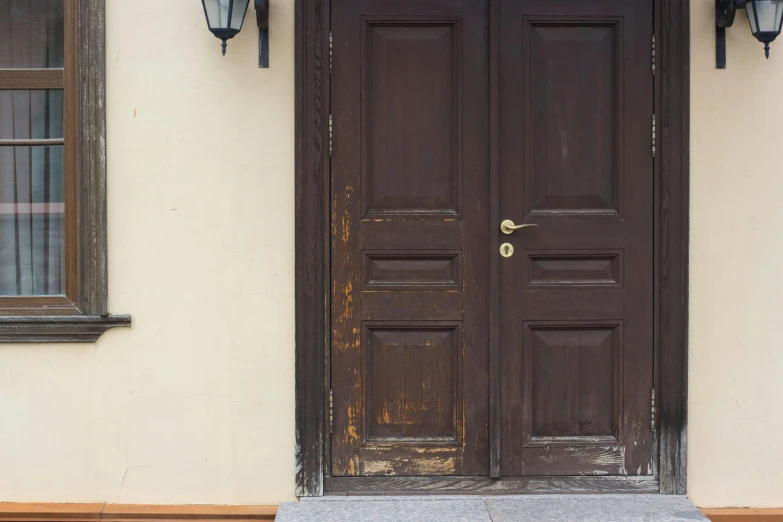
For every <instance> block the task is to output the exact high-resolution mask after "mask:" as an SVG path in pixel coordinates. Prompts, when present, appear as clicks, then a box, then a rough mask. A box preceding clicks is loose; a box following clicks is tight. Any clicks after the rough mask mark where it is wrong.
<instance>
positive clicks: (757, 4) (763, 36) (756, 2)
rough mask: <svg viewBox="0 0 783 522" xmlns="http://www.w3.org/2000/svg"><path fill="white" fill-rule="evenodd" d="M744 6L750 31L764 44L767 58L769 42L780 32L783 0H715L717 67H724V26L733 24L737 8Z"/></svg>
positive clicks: (782, 20) (782, 18)
mask: <svg viewBox="0 0 783 522" xmlns="http://www.w3.org/2000/svg"><path fill="white" fill-rule="evenodd" d="M742 8H745V11H746V12H747V14H748V21H749V22H750V31H751V32H752V33H753V36H755V37H756V40H758V41H759V42H761V43H763V44H764V52H765V54H766V55H767V58H769V44H770V43H772V41H773V40H774V39H775V38H777V36H778V35H779V34H780V27H781V23H783V0H715V60H716V62H717V67H718V69H725V68H726V28H727V27H731V26H732V24H734V15H735V14H736V12H737V9H742Z"/></svg>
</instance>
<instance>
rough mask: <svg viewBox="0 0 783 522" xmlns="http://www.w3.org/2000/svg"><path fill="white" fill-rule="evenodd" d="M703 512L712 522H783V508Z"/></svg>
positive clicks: (712, 509) (706, 509) (710, 510)
mask: <svg viewBox="0 0 783 522" xmlns="http://www.w3.org/2000/svg"><path fill="white" fill-rule="evenodd" d="M701 512H702V513H704V516H706V517H707V518H709V519H710V520H711V521H712V522H783V509H781V508H772V509H764V508H729V509H718V508H704V509H702V510H701Z"/></svg>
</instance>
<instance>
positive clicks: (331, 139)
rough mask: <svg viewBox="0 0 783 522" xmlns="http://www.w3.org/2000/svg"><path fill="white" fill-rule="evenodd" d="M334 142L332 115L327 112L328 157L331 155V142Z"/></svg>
mask: <svg viewBox="0 0 783 522" xmlns="http://www.w3.org/2000/svg"><path fill="white" fill-rule="evenodd" d="M333 142H334V132H333V131H332V115H331V113H330V114H329V157H330V158H331V157H332V143H333Z"/></svg>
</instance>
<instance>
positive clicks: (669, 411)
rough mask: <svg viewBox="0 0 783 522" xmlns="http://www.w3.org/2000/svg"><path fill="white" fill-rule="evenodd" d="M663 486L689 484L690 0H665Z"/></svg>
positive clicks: (676, 488)
mask: <svg viewBox="0 0 783 522" xmlns="http://www.w3.org/2000/svg"><path fill="white" fill-rule="evenodd" d="M660 9H661V10H660V16H661V34H660V38H659V41H660V45H661V49H660V56H661V62H662V63H661V67H660V71H661V79H660V82H661V83H660V90H661V96H660V100H661V102H660V103H661V107H660V109H661V110H660V116H659V118H660V122H661V124H660V127H661V136H660V144H661V157H660V162H661V167H660V168H661V198H660V199H661V201H660V213H661V220H660V240H661V247H660V249H661V254H660V285H661V291H660V322H661V326H660V328H661V330H660V331H661V335H660V356H659V361H660V366H659V372H660V393H659V401H658V405H659V408H660V410H659V414H658V415H659V424H660V434H659V437H660V439H659V440H660V457H659V478H660V484H661V493H666V494H679V495H682V494H685V492H686V489H687V461H686V442H687V427H688V422H687V405H688V347H687V342H688V241H689V239H688V224H689V204H688V201H689V188H688V187H689V182H690V175H689V170H688V164H689V163H688V162H689V145H688V143H689V142H688V138H689V131H688V129H689V108H690V101H689V81H690V73H689V71H690V62H689V38H690V36H689V21H690V2H689V0H661V7H660Z"/></svg>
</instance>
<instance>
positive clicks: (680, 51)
mask: <svg viewBox="0 0 783 522" xmlns="http://www.w3.org/2000/svg"><path fill="white" fill-rule="evenodd" d="M493 1H494V0H490V2H493ZM653 1H654V9H655V33H656V40H657V64H656V74H655V104H656V111H655V112H656V120H657V128H658V143H659V148H658V154H657V155H656V158H655V230H654V237H655V286H656V288H655V289H656V301H655V339H654V350H655V354H654V357H655V389H656V397H655V403H656V411H655V415H656V420H657V423H658V431H657V440H656V443H657V459H656V460H655V462H654V469H653V476H654V478H655V479H656V480H655V488H656V490H658V491H660V493H664V494H680V495H681V494H685V493H686V483H687V471H686V470H687V461H686V457H687V447H686V436H687V426H688V422H687V420H688V419H687V404H688V346H687V342H688V245H689V236H688V223H689V212H690V211H689V189H690V172H689V122H690V62H689V52H690V50H689V46H690V27H689V24H690V0H653ZM329 13H330V0H296V4H295V31H296V35H295V45H296V51H295V56H296V66H295V74H296V80H295V88H296V92H295V98H296V113H295V114H296V135H295V140H296V149H295V150H296V246H295V249H296V269H295V273H296V287H295V296H296V312H295V320H296V354H295V381H296V382H295V390H296V411H295V419H296V430H295V432H296V495H298V496H320V495H323V494H324V491H327V492H330V491H331V492H332V493H333V494H335V493H339V492H342V493H345V490H341V489H340V488H342V487H348V488H349V489H350V488H352V487H354V486H356V487H357V488H363V489H361V491H364V492H365V493H375V494H377V493H390V492H401V493H402V492H404V493H432V492H443V493H460V492H462V493H464V492H472V493H493V492H494V493H498V492H505V493H515V492H518V493H525V492H537V493H543V492H546V491H549V492H560V493H562V492H589V491H593V492H617V491H621V490H622V489H623V488H625V490H626V491H633V490H634V484H633V481H632V480H628V481H624V482H623V481H620V480H612V479H613V478H612V477H577V478H574V477H570V478H566V479H565V480H564V479H563V478H562V477H561V478H558V477H550V478H542V477H530V478H529V479H527V480H525V479H512V480H505V481H504V479H490V478H489V477H486V478H485V477H419V478H415V479H405V478H401V477H380V478H363V479H360V478H355V479H354V478H350V479H335V478H330V477H329V468H330V467H329V464H328V458H327V456H328V442H329V440H330V434H329V429H328V424H327V423H328V414H329V406H328V400H327V397H328V391H327V390H328V387H329V344H330V333H329V317H330V304H329V303H330V298H329V288H330V280H331V275H330V254H329V234H330V198H329V195H330V187H329V172H328V166H329V157H328V155H329V125H328V121H329V103H328V100H329V60H330V58H329V52H330V51H329V49H330V44H329V27H330V21H329ZM493 226H497V223H495V224H494V225H493ZM487 471H488V473H487V474H488V475H489V470H487ZM602 479H603V480H602ZM341 480H342V481H343V483H344V484H347V486H342V485H336V486H334V487H330V484H333V483H334V482H335V481H341ZM360 481H362V482H361V483H360ZM353 491H358V489H356V488H355V489H354V490H353Z"/></svg>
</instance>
